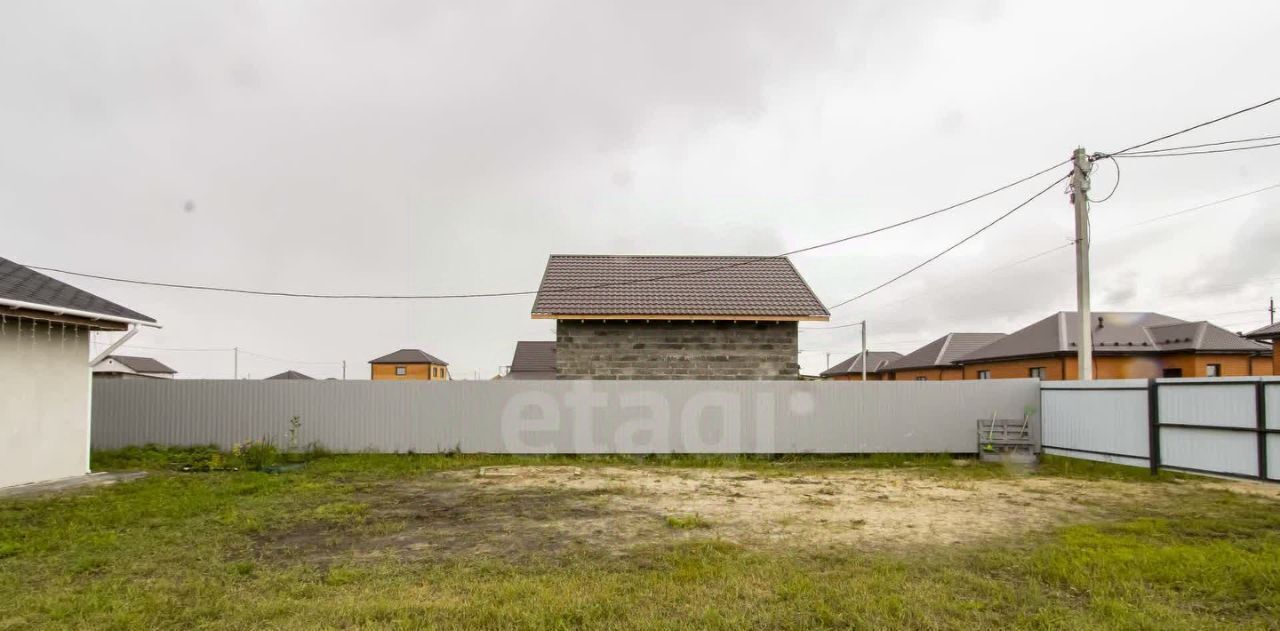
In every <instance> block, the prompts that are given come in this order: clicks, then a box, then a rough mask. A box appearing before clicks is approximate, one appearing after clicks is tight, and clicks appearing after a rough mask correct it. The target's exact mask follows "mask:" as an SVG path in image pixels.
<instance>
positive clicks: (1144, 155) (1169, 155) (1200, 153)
mask: <svg viewBox="0 0 1280 631" xmlns="http://www.w3.org/2000/svg"><path fill="white" fill-rule="evenodd" d="M1267 147H1280V142H1271V143H1267V144H1265V145H1250V146H1248V147H1228V148H1226V149H1205V150H1204V151H1181V152H1176V153H1142V154H1128V155H1126V154H1116V155H1114V156H1103V157H1106V158H1112V159H1114V158H1172V157H1175V156H1203V155H1207V154H1210V153H1230V152H1232V151H1249V150H1250V149H1266V148H1267Z"/></svg>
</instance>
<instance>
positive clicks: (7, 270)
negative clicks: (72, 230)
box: [0, 258, 155, 322]
mask: <svg viewBox="0 0 1280 631" xmlns="http://www.w3.org/2000/svg"><path fill="white" fill-rule="evenodd" d="M0 298H6V299H9V300H21V301H23V302H30V303H35V304H39V305H44V306H46V307H50V308H51V309H50V310H56V309H57V308H59V307H60V308H63V309H76V310H79V311H88V312H90V313H98V314H102V315H104V316H111V317H116V318H125V319H129V320H140V321H143V322H155V320H154V319H152V318H150V317H147V316H145V315H142V314H141V313H138V312H137V311H134V310H132V309H128V308H125V307H122V306H120V305H118V304H116V303H114V302H111V301H110V300H106V299H103V298H99V297H98V296H95V295H93V294H91V293H89V292H87V291H84V290H83V289H76V288H75V287H72V286H71V285H68V284H66V283H64V282H62V281H60V280H57V279H54V278H50V277H48V276H45V275H44V274H41V273H40V272H37V271H35V270H33V269H31V268H30V267H27V266H25V265H19V264H17V263H14V262H13V261H10V260H9V259H6V258H0Z"/></svg>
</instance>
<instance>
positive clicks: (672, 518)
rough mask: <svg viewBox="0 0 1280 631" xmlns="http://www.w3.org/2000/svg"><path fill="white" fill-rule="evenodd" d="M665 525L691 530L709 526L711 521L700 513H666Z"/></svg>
mask: <svg viewBox="0 0 1280 631" xmlns="http://www.w3.org/2000/svg"><path fill="white" fill-rule="evenodd" d="M667 526H669V527H671V528H674V529H676V530H693V529H695V528H710V527H711V522H710V521H708V520H706V519H704V518H703V517H702V516H701V515H667Z"/></svg>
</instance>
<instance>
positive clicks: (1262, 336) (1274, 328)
mask: <svg viewBox="0 0 1280 631" xmlns="http://www.w3.org/2000/svg"><path fill="white" fill-rule="evenodd" d="M1244 336H1245V337H1247V338H1251V339H1258V340H1274V339H1276V338H1280V322H1277V323H1275V324H1269V325H1267V326H1264V327H1262V328H1260V329H1256V330H1253V331H1250V332H1248V333H1245V334H1244Z"/></svg>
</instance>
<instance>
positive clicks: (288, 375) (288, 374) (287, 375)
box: [267, 370, 315, 381]
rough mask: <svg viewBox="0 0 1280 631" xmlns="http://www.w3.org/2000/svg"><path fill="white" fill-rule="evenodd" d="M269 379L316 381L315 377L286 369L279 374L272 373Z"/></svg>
mask: <svg viewBox="0 0 1280 631" xmlns="http://www.w3.org/2000/svg"><path fill="white" fill-rule="evenodd" d="M267 379H300V380H306V381H315V378H314V377H308V376H307V375H304V374H302V373H300V372H298V371H296V370H286V371H284V372H282V373H280V374H278V375H271V376H270V377H267Z"/></svg>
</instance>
